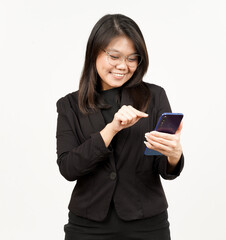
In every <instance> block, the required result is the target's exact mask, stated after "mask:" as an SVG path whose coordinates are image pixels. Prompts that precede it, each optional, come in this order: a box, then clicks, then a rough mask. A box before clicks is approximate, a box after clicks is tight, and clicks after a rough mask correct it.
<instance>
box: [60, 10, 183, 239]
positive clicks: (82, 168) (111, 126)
mask: <svg viewBox="0 0 226 240" xmlns="http://www.w3.org/2000/svg"><path fill="white" fill-rule="evenodd" d="M147 68H148V54H147V49H146V45H145V41H144V38H143V36H142V33H141V31H140V29H139V27H138V26H137V24H136V23H135V22H134V21H133V20H132V19H130V18H128V17H126V16H124V15H120V14H114V15H106V16H104V17H102V18H101V19H100V20H99V21H98V22H97V23H96V25H95V26H94V28H93V30H92V32H91V34H90V37H89V40H88V43H87V49H86V57H85V63H84V69H83V73H82V76H81V79H80V85H79V91H77V92H73V93H70V94H68V95H67V96H65V97H63V98H61V99H60V100H59V101H58V102H57V111H58V123H57V154H58V160H57V163H58V165H59V169H60V172H61V174H62V175H63V176H64V177H65V178H66V179H67V180H69V181H75V180H77V182H76V185H75V188H74V190H73V193H72V196H71V200H70V204H69V222H68V224H66V225H65V228H64V230H65V233H66V235H65V239H67V240H73V239H79V240H83V239H98V240H100V239H106V240H107V239H114V240H115V239H123V240H125V239H149V240H150V239H161V240H165V239H170V231H169V222H168V217H167V207H168V205H167V201H166V197H165V194H164V191H163V188H162V185H161V181H160V176H162V177H163V178H165V179H174V178H176V177H177V176H179V174H180V172H181V171H182V168H183V162H184V158H183V154H182V147H181V144H180V132H181V128H182V126H180V127H179V129H178V131H177V132H176V134H174V135H170V134H166V133H158V132H155V131H153V129H154V127H155V125H156V123H157V120H158V119H159V117H160V115H161V114H162V113H163V112H170V111H171V109H170V105H169V102H168V99H167V96H166V93H165V91H164V89H163V88H161V87H159V86H156V85H153V84H148V83H144V82H143V81H142V79H143V76H144V74H145V73H146V71H147ZM144 140H145V141H144ZM146 147H148V148H151V149H154V150H157V151H159V152H161V153H162V154H163V155H162V156H145V155H144V150H145V148H146Z"/></svg>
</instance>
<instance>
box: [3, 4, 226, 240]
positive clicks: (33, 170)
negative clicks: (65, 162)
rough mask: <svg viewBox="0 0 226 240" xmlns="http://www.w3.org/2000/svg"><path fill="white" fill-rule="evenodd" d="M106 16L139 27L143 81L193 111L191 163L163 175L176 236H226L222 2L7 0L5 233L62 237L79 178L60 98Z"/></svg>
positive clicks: (188, 139) (225, 16)
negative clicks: (145, 61)
mask: <svg viewBox="0 0 226 240" xmlns="http://www.w3.org/2000/svg"><path fill="white" fill-rule="evenodd" d="M107 13H122V14H125V15H128V16H129V17H131V18H133V19H134V20H135V21H136V22H137V23H138V25H139V26H140V28H141V30H142V32H143V34H144V37H145V39H146V44H147V47H148V51H149V55H150V68H149V71H148V73H147V75H146V76H145V81H147V82H150V83H155V84H158V85H161V86H162V87H164V88H165V90H166V92H167V94H168V97H169V100H170V102H171V106H172V109H173V111H174V112H183V113H184V114H185V118H184V129H183V134H182V142H183V147H184V154H185V157H186V164H185V168H184V171H183V172H182V174H181V176H180V177H179V178H178V179H176V180H174V181H163V184H164V187H165V191H166V194H167V196H168V202H169V205H170V207H169V219H170V223H171V234H172V239H173V240H191V239H192V240H200V239H205V240H213V239H214V240H223V239H225V236H226V228H225V216H226V208H225V203H226V186H225V185H226V184H225V183H226V174H225V167H226V164H225V162H226V157H225V152H224V150H225V133H226V131H225V125H226V123H225V117H226V114H225V109H226V100H225V86H226V85H225V82H226V73H225V67H226V3H225V1H224V0H222V1H220V0H212V1H209V0H189V1H183V0H171V1H168V0H159V1H156V0H148V1H142V0H140V1H132V0H123V1H122V0H114V1H105V0H103V1H101V0H99V1H98V0H95V1H87V0H82V1H79V2H78V1H75V0H70V1H69V0H64V1H63V0H61V1H60V0H37V1H35V0H23V1H22V0H14V1H12V0H11V1H10V0H3V1H2V0H1V2H0V35H1V36H0V80H1V88H0V90H1V94H0V98H1V99H0V112H1V118H0V121H1V122H0V127H1V129H0V130H1V131H0V134H1V136H0V141H1V143H0V146H1V158H0V161H1V162H0V239H4V240H18V239H24V240H28V239H29V240H30V239H32V240H36V239H37V240H40V239H42V240H43V239H54V240H62V239H63V238H64V233H63V225H64V224H65V223H66V222H67V205H68V201H69V198H70V195H71V191H72V188H73V186H74V183H71V182H67V181H66V180H65V179H64V178H63V177H62V176H61V175H60V173H59V171H58V167H57V164H56V150H55V148H56V141H55V131H56V119H57V114H56V105H55V103H56V101H57V100H58V99H59V98H60V97H62V96H64V95H66V94H67V93H69V92H72V91H75V90H77V88H78V82H79V78H80V74H81V70H82V67H83V61H84V54H85V47H86V42H87V39H88V36H89V34H90V31H91V29H92V28H93V26H94V24H95V23H96V21H97V20H98V19H99V18H100V17H102V16H103V15H105V14H107Z"/></svg>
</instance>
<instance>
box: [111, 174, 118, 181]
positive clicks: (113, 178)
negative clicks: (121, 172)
mask: <svg viewBox="0 0 226 240" xmlns="http://www.w3.org/2000/svg"><path fill="white" fill-rule="evenodd" d="M116 177H117V174H116V172H111V174H110V179H111V180H115V179H116Z"/></svg>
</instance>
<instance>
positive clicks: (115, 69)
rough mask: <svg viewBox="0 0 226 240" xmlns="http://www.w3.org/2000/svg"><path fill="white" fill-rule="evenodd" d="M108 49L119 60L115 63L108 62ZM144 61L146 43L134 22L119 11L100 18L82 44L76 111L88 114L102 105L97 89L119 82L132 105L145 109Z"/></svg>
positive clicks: (148, 95)
mask: <svg viewBox="0 0 226 240" xmlns="http://www.w3.org/2000/svg"><path fill="white" fill-rule="evenodd" d="M110 52H114V55H110V56H111V57H110V59H111V60H112V57H114V58H115V57H119V56H120V57H119V59H120V60H122V61H116V63H117V64H116V63H115V61H114V63H113V60H112V61H109V53H110ZM131 56H133V57H134V56H136V59H137V61H135V62H134V61H131V58H128V57H131ZM132 59H133V58H132ZM123 60H124V61H123ZM132 63H133V64H132ZM136 63H137V64H136ZM148 64H149V60H148V53H147V49H146V44H145V41H144V38H143V35H142V33H141V31H140V29H139V27H138V25H137V24H136V23H135V22H134V21H133V20H132V19H131V18H128V17H126V16H123V15H120V14H115V15H106V16H104V17H102V18H101V19H100V20H99V21H98V22H97V23H96V24H95V26H94V28H93V30H92V32H91V34H90V37H89V40H88V43H87V47H86V58H85V63H84V68H83V72H82V76H81V79H80V85H79V99H78V101H79V107H80V110H81V111H82V112H83V113H89V112H92V111H96V110H97V109H98V108H103V107H104V106H105V104H104V102H103V101H102V98H101V97H99V92H100V90H107V89H110V88H112V87H119V86H122V85H123V86H124V87H125V88H126V91H128V92H129V95H130V96H131V98H132V99H133V102H134V104H135V105H134V107H135V108H137V109H139V110H142V111H145V109H146V108H147V105H148V101H149V98H150V91H149V90H148V87H147V85H146V84H144V83H143V81H142V79H143V76H144V74H145V73H146V72H147V69H148ZM110 80H111V81H112V82H111V83H110V82H108V81H110ZM108 83H110V85H108ZM102 84H103V85H102ZM105 84H106V85H105ZM111 84H113V85H111ZM135 87H136V89H135Z"/></svg>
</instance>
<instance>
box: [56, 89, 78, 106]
mask: <svg viewBox="0 0 226 240" xmlns="http://www.w3.org/2000/svg"><path fill="white" fill-rule="evenodd" d="M56 105H57V109H58V110H59V109H64V110H66V109H68V108H72V109H75V108H76V107H77V106H78V91H75V92H71V93H68V94H66V95H65V96H63V97H61V98H60V99H58V100H57V103H56Z"/></svg>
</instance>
